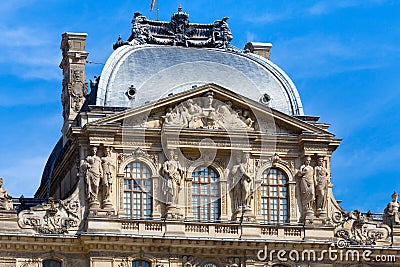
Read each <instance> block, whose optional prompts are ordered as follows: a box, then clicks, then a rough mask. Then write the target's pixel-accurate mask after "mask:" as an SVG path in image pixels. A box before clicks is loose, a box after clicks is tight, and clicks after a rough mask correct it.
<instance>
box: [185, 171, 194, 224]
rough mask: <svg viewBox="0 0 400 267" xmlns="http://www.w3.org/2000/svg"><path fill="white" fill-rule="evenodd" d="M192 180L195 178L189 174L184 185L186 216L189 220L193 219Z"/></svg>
mask: <svg viewBox="0 0 400 267" xmlns="http://www.w3.org/2000/svg"><path fill="white" fill-rule="evenodd" d="M192 181H193V178H192V176H189V175H188V176H187V177H186V179H185V185H184V189H185V192H184V194H185V200H186V201H185V202H184V205H185V218H186V219H187V220H193V218H194V217H193V211H192Z"/></svg>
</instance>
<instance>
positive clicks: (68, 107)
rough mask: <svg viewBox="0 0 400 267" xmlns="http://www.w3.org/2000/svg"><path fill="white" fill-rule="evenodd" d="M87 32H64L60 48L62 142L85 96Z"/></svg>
mask: <svg viewBox="0 0 400 267" xmlns="http://www.w3.org/2000/svg"><path fill="white" fill-rule="evenodd" d="M86 37H87V34H83V33H64V34H63V35H62V41H61V50H62V56H63V59H62V61H61V63H60V68H61V69H62V70H63V76H64V78H63V83H62V86H63V89H62V96H61V99H62V105H63V117H64V125H63V128H62V133H63V140H64V144H65V143H66V142H67V140H66V139H67V138H66V135H67V132H68V130H69V128H70V127H71V126H73V124H74V120H75V118H76V116H77V114H78V113H79V111H80V110H81V108H82V106H83V103H84V102H85V100H86V96H87V88H88V86H87V83H86V73H85V64H86V59H87V57H88V55H89V53H88V52H86V51H85V45H86Z"/></svg>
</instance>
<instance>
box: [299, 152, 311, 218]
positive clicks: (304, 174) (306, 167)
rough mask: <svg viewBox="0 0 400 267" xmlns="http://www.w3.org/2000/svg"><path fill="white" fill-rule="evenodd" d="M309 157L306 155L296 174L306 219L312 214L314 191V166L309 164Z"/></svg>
mask: <svg viewBox="0 0 400 267" xmlns="http://www.w3.org/2000/svg"><path fill="white" fill-rule="evenodd" d="M310 164H311V157H309V156H308V157H306V159H305V161H304V164H303V165H302V166H301V167H300V170H299V171H298V172H297V174H296V176H297V177H298V179H299V185H300V193H301V201H302V206H303V211H305V212H306V219H307V217H310V216H312V215H313V214H314V212H313V204H314V198H315V191H314V168H313V167H312V166H311V165H310Z"/></svg>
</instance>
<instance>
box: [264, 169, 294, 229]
mask: <svg viewBox="0 0 400 267" xmlns="http://www.w3.org/2000/svg"><path fill="white" fill-rule="evenodd" d="M261 178H262V182H261V205H262V215H263V218H264V222H267V223H286V222H287V220H288V198H287V182H288V178H287V177H286V175H285V174H284V173H283V172H282V171H281V170H279V169H274V168H271V169H269V170H268V169H267V170H265V171H264V172H263V174H262V177H261Z"/></svg>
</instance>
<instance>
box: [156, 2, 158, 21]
mask: <svg viewBox="0 0 400 267" xmlns="http://www.w3.org/2000/svg"><path fill="white" fill-rule="evenodd" d="M156 20H158V0H156Z"/></svg>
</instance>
